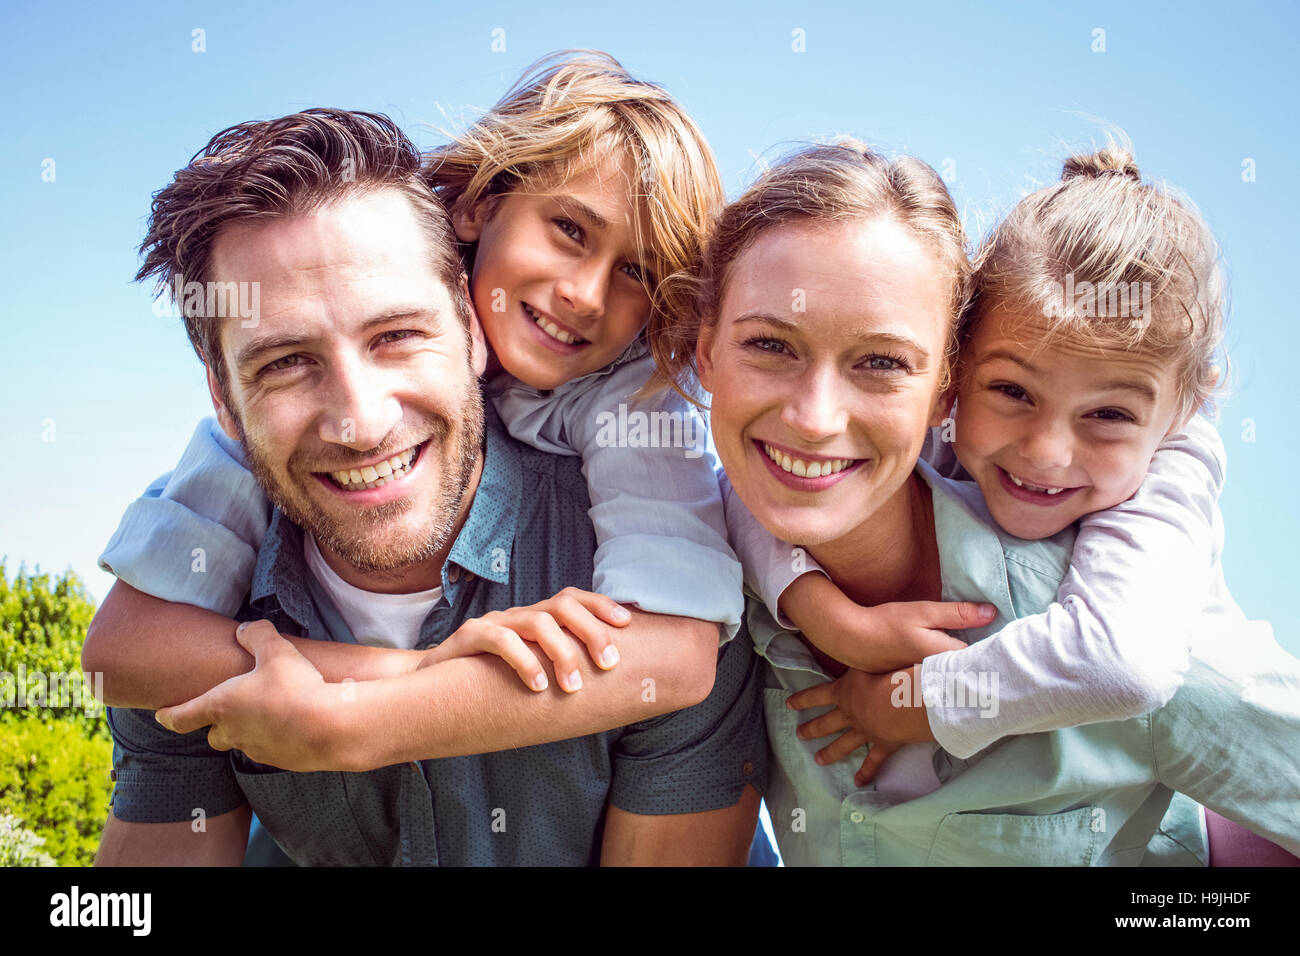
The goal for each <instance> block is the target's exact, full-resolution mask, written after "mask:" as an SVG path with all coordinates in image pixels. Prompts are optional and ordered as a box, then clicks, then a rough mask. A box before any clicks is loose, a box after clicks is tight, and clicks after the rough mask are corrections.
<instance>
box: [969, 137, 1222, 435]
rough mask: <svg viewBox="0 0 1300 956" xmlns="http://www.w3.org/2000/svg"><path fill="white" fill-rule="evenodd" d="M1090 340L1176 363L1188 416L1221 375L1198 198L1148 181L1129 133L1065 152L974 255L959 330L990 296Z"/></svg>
mask: <svg viewBox="0 0 1300 956" xmlns="http://www.w3.org/2000/svg"><path fill="white" fill-rule="evenodd" d="M995 305H1001V306H1003V307H1004V308H1006V309H1007V310H1008V311H1010V312H1012V313H1014V314H1017V315H1020V316H1023V317H1024V319H1025V321H1026V322H1028V321H1030V320H1031V317H1033V318H1034V319H1035V320H1036V319H1037V318H1038V317H1042V318H1045V319H1047V320H1048V329H1049V332H1048V339H1047V341H1044V342H1043V343H1041V344H1043V345H1047V344H1048V343H1049V342H1050V341H1052V340H1053V339H1055V338H1056V337H1058V336H1059V337H1061V338H1062V339H1064V340H1065V341H1067V342H1069V343H1071V344H1074V345H1078V346H1081V347H1084V348H1090V349H1123V350H1124V351H1127V352H1134V353H1140V354H1143V355H1149V356H1153V357H1155V358H1158V359H1160V360H1161V361H1162V362H1168V363H1172V365H1173V367H1174V368H1175V369H1176V370H1177V382H1178V393H1179V402H1180V409H1179V413H1178V417H1177V419H1176V421H1183V420H1185V419H1186V417H1188V416H1190V415H1191V414H1192V413H1194V412H1195V411H1196V410H1197V409H1198V408H1200V407H1201V406H1202V405H1205V404H1206V403H1207V402H1208V401H1209V400H1210V398H1211V396H1212V394H1213V392H1214V390H1215V387H1216V385H1217V384H1219V382H1218V380H1219V370H1218V368H1217V366H1216V365H1215V364H1214V356H1215V353H1216V351H1217V350H1218V348H1219V346H1220V345H1221V344H1222V342H1223V321H1224V281H1223V270H1222V268H1221V266H1220V256H1219V247H1218V245H1217V243H1216V242H1215V241H1214V236H1213V234H1212V233H1211V232H1210V229H1209V227H1208V226H1207V225H1206V223H1205V221H1204V220H1203V219H1202V218H1201V216H1200V213H1198V212H1197V210H1196V207H1195V206H1193V205H1192V204H1191V202H1190V201H1189V200H1187V199H1186V198H1185V197H1180V196H1176V195H1175V194H1174V192H1173V191H1172V190H1171V189H1170V188H1168V187H1167V186H1163V185H1157V184H1154V183H1149V182H1148V183H1144V182H1143V181H1142V175H1141V173H1140V172H1139V171H1138V167H1137V164H1136V163H1135V162H1134V161H1133V155H1132V152H1131V148H1130V146H1129V144H1128V143H1127V142H1126V141H1119V142H1115V141H1112V142H1110V143H1108V144H1107V146H1106V147H1105V148H1103V149H1101V150H1098V151H1096V152H1093V153H1087V154H1078V155H1074V156H1072V157H1070V158H1069V159H1068V160H1066V161H1065V165H1064V167H1063V168H1062V171H1061V181H1060V182H1059V183H1056V184H1055V185H1053V186H1049V187H1047V188H1046V189H1040V190H1038V191H1037V192H1035V193H1032V194H1030V195H1029V196H1026V197H1025V198H1024V199H1022V200H1021V201H1020V202H1019V203H1017V204H1016V206H1015V208H1013V209H1012V210H1011V212H1010V213H1009V214H1008V215H1007V217H1006V218H1005V219H1004V220H1003V221H1002V222H1001V223H999V224H998V225H997V226H996V227H995V228H994V230H993V231H992V232H991V233H990V234H989V236H988V238H987V239H985V240H984V242H983V244H982V245H981V247H980V249H979V252H978V253H977V254H976V257H975V275H974V278H973V282H972V296H971V299H970V303H969V305H968V307H967V309H966V313H965V315H964V316H963V320H962V329H961V338H962V341H963V342H964V341H966V340H967V339H969V337H970V336H971V334H972V333H973V332H974V329H975V327H976V325H977V324H978V322H979V320H980V319H982V318H983V317H984V316H986V315H987V314H988V313H989V310H990V309H991V308H992V307H993V306H995Z"/></svg>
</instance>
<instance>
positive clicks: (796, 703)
mask: <svg viewBox="0 0 1300 956" xmlns="http://www.w3.org/2000/svg"><path fill="white" fill-rule="evenodd" d="M834 703H835V682H834V681H827V682H826V683H825V684H818V685H817V686H816V687H809V688H808V689H807V690H801V691H799V693H797V694H791V695H790V696H789V697H788V698H787V699H786V702H785V705H786V706H787V707H789V708H790V709H791V710H807V709H808V708H809V707H826V706H828V705H829V704H834Z"/></svg>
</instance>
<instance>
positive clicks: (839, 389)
mask: <svg viewBox="0 0 1300 956" xmlns="http://www.w3.org/2000/svg"><path fill="white" fill-rule="evenodd" d="M793 387H794V388H795V389H796V392H795V394H793V395H791V396H789V399H788V400H787V402H786V403H785V407H784V408H783V409H782V411H781V420H782V421H783V422H784V423H785V424H786V425H787V426H788V427H789V428H790V429H791V430H792V431H794V432H795V434H797V435H799V436H800V437H801V438H804V439H807V440H808V441H821V440H823V439H826V438H830V437H832V436H834V435H838V434H840V433H841V432H843V431H844V430H845V429H846V428H847V427H848V424H849V413H848V409H847V408H846V407H845V404H844V401H843V395H844V383H843V382H841V381H840V378H839V376H838V375H836V374H835V371H834V370H833V369H830V368H827V369H816V368H814V369H812V370H810V372H809V374H807V375H805V376H802V377H801V378H800V379H799V380H798V381H797V382H795V383H794V384H793Z"/></svg>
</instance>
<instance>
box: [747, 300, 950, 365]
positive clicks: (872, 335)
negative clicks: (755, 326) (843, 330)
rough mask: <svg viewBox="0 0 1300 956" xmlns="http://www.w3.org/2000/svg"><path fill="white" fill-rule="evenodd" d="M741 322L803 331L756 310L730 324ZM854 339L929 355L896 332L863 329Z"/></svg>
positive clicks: (797, 325)
mask: <svg viewBox="0 0 1300 956" xmlns="http://www.w3.org/2000/svg"><path fill="white" fill-rule="evenodd" d="M743 322H765V323H767V324H768V325H775V326H777V327H778V328H780V329H784V330H785V331H787V332H791V333H799V332H802V331H803V329H802V326H800V324H799V323H798V322H792V321H790V320H789V319H787V318H783V317H782V316H779V315H773V314H771V313H769V312H762V311H758V310H753V311H750V312H743V313H741V314H740V316H739V317H738V318H736V319H735V320H734V321H733V322H732V323H731V324H732V325H740V324H741V323H743ZM856 338H858V339H860V340H861V341H863V342H871V343H877V342H879V343H882V344H885V345H892V346H894V347H896V348H901V349H910V350H912V351H913V352H916V353H918V354H919V355H923V356H928V355H929V354H930V352H929V350H928V349H927V348H926V347H925V346H924V345H922V344H921V343H920V342H918V341H916V339H914V338H911V337H910V336H907V335H899V334H898V333H897V332H885V331H882V330H880V329H871V328H864V329H859V330H858V331H857V333H856Z"/></svg>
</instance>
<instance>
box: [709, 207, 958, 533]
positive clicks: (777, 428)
mask: <svg viewBox="0 0 1300 956" xmlns="http://www.w3.org/2000/svg"><path fill="white" fill-rule="evenodd" d="M948 278H949V277H948V276H946V275H945V274H944V270H943V269H942V267H940V266H939V265H938V264H937V263H936V261H935V259H934V256H933V255H932V254H931V253H930V252H929V251H928V250H927V249H925V248H924V247H923V246H922V245H921V244H920V243H918V242H917V240H916V239H915V238H914V237H913V236H912V234H911V233H910V232H909V231H908V230H907V229H906V228H905V227H903V226H901V225H899V224H898V223H896V222H894V221H893V220H892V219H888V218H881V219H873V220H868V221H861V220H859V221H853V222H844V223H799V224H790V225H780V226H775V227H772V228H770V229H768V230H767V231H765V232H764V233H762V234H761V235H760V236H759V237H758V238H757V239H756V240H755V241H754V243H753V244H752V245H751V246H750V247H749V248H748V249H747V250H746V251H745V252H744V253H743V254H742V255H741V256H739V257H738V258H737V259H736V260H735V262H733V263H732V265H731V269H730V271H729V273H728V275H727V279H726V286H725V288H724V290H723V295H722V299H721V303H720V306H719V315H718V316H717V322H716V324H715V325H714V326H713V327H712V328H710V329H708V330H706V331H705V332H704V333H703V334H702V335H701V338H700V341H699V345H698V348H697V353H696V355H697V361H698V365H699V369H700V379H701V382H702V383H703V385H704V387H705V388H707V389H708V390H709V391H710V392H712V393H713V400H712V412H711V416H710V417H711V420H712V421H711V424H712V429H713V436H714V441H715V443H716V445H717V449H718V455H719V457H720V458H721V460H722V464H723V466H724V467H725V468H726V471H727V476H728V477H729V478H730V480H731V483H732V485H733V486H734V488H735V489H736V492H737V494H739V495H740V497H741V499H742V500H743V501H744V502H745V504H746V505H747V506H748V508H749V510H750V512H751V513H752V514H753V515H754V517H755V518H757V519H758V520H759V522H761V523H762V524H763V525H764V527H766V528H767V529H768V530H769V531H771V532H772V533H773V534H774V535H776V536H777V537H779V538H781V539H782V540H785V541H791V542H797V543H799V544H804V545H809V546H815V545H817V544H821V543H824V542H829V541H833V540H835V539H838V538H840V537H843V536H845V535H846V534H847V533H848V532H850V531H852V530H853V529H854V528H856V527H857V526H858V525H860V524H862V523H863V522H864V521H866V520H867V519H869V518H870V517H871V516H872V515H873V514H874V513H875V512H876V511H877V510H878V509H879V508H880V507H881V506H882V505H883V504H884V503H885V502H886V501H888V500H889V499H890V498H891V497H892V496H894V495H895V494H896V493H899V492H900V491H902V490H903V489H904V487H905V484H906V481H907V478H908V476H909V475H910V474H911V473H912V470H913V469H914V468H915V466H916V460H917V457H918V456H919V454H920V450H921V445H922V443H923V442H924V440H925V436H926V433H927V428H928V426H929V425H930V424H931V422H932V420H933V421H935V422H936V423H937V421H938V418H937V417H936V416H939V415H940V414H941V411H942V403H941V401H940V395H939V390H938V385H939V381H940V374H941V372H942V366H943V361H944V346H945V342H946V339H947V334H948V329H949V322H950V315H949V306H948V295H949V286H948Z"/></svg>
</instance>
